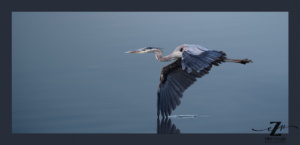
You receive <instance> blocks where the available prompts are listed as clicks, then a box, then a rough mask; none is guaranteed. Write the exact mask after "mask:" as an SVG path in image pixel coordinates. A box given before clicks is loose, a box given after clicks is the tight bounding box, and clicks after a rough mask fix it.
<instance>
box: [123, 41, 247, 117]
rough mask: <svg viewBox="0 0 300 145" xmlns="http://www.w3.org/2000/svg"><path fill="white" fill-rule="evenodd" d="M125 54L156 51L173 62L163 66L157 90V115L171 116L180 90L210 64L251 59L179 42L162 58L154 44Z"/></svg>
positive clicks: (187, 85)
mask: <svg viewBox="0 0 300 145" xmlns="http://www.w3.org/2000/svg"><path fill="white" fill-rule="evenodd" d="M126 53H141V54H144V53H156V55H155V57H156V59H157V60H158V61H162V62H165V61H171V60H176V61H174V62H173V63H171V64H169V65H167V66H165V67H163V69H162V71H161V75H160V83H159V86H158V91H157V116H158V117H159V114H160V112H161V115H162V117H165V116H166V117H168V115H171V113H172V110H175V109H176V106H179V105H180V103H181V101H180V99H179V98H182V94H183V92H184V91H185V90H186V89H187V88H188V87H189V86H191V85H192V84H193V83H194V82H196V81H197V79H196V78H201V77H202V76H204V75H205V74H208V73H209V71H210V69H211V67H212V65H216V66H219V64H221V63H222V62H235V63H241V64H246V63H249V62H252V61H251V60H248V59H228V58H227V57H226V54H225V53H224V52H222V51H216V50H211V49H208V48H205V47H203V46H199V45H191V44H183V45H180V46H178V47H177V48H176V49H175V50H174V52H173V53H171V54H170V55H167V56H165V57H163V56H162V50H161V48H158V47H144V48H141V49H137V50H133V51H128V52H126Z"/></svg>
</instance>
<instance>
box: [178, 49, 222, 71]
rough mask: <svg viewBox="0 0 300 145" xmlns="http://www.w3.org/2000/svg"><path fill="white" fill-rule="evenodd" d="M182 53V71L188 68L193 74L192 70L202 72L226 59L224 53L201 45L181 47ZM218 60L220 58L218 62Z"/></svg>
mask: <svg viewBox="0 0 300 145" xmlns="http://www.w3.org/2000/svg"><path fill="white" fill-rule="evenodd" d="M180 51H181V52H182V61H181V65H182V69H183V70H185V68H187V72H188V73H191V72H192V69H193V70H195V71H197V72H200V71H201V70H203V69H204V68H206V67H208V66H209V65H210V64H214V65H218V63H221V62H222V61H224V60H225V59H226V54H225V53H224V52H222V51H216V50H211V49H208V48H205V47H203V46H199V45H189V44H184V45H182V46H181V50H180ZM216 58H220V59H219V60H216Z"/></svg>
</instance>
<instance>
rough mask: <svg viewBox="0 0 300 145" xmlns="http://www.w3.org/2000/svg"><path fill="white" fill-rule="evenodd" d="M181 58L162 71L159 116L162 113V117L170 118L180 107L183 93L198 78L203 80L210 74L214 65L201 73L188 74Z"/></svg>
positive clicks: (158, 106) (158, 104)
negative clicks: (173, 111)
mask: <svg viewBox="0 0 300 145" xmlns="http://www.w3.org/2000/svg"><path fill="white" fill-rule="evenodd" d="M181 61H182V60H181V58H180V59H177V60H176V61H175V62H173V63H171V64H169V65H167V66H165V67H164V68H163V69H162V72H161V77H160V84H159V87H158V91H157V97H158V98H157V115H158V116H159V114H160V113H161V115H162V116H169V115H171V113H172V110H175V109H176V106H179V105H180V103H181V101H180V98H182V96H183V95H182V94H183V92H184V91H185V90H186V89H187V88H188V87H190V86H191V85H192V84H194V82H196V81H197V79H196V78H201V77H202V76H204V75H205V74H208V72H209V71H210V69H211V67H212V65H211V64H210V65H209V66H207V67H206V68H203V70H201V71H200V72H197V71H195V70H192V71H191V72H190V73H188V72H187V71H186V70H183V69H182V67H181Z"/></svg>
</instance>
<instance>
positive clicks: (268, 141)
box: [252, 122, 298, 143]
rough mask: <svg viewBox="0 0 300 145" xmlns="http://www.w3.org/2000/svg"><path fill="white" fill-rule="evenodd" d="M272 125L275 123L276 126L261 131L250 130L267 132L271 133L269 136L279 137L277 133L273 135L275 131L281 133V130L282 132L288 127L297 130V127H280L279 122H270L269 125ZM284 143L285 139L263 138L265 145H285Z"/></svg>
mask: <svg viewBox="0 0 300 145" xmlns="http://www.w3.org/2000/svg"><path fill="white" fill-rule="evenodd" d="M274 123H276V124H275V126H274V127H273V128H272V127H268V128H266V129H262V130H256V129H253V128H252V130H253V131H264V130H268V131H271V133H270V136H281V134H279V133H277V134H275V133H276V131H277V130H280V131H281V130H283V129H285V128H289V127H294V128H297V129H298V127H297V126H285V125H280V124H281V122H270V124H274ZM285 142H286V138H285V137H274V138H273V137H266V138H265V143H285Z"/></svg>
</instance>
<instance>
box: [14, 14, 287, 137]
mask: <svg viewBox="0 0 300 145" xmlns="http://www.w3.org/2000/svg"><path fill="white" fill-rule="evenodd" d="M181 44H199V45H202V46H205V47H207V48H210V49H214V50H219V51H224V52H225V53H226V54H227V56H228V58H236V59H244V58H249V59H252V60H253V62H254V63H251V64H247V65H241V64H235V63H224V64H222V65H220V66H218V67H216V66H214V67H213V68H212V70H211V71H210V73H209V75H206V76H204V77H203V78H201V79H198V81H197V82H196V83H195V84H194V85H192V86H191V87H190V88H188V89H187V90H186V91H185V93H184V97H183V98H182V99H181V102H182V103H181V105H180V106H179V107H177V108H176V110H175V111H173V113H172V115H188V114H192V115H198V117H196V118H186V119H178V118H171V124H174V125H175V126H176V129H179V130H180V133H270V132H268V131H263V132H255V131H252V128H253V129H265V128H267V127H273V126H274V124H270V121H281V122H282V124H285V125H288V13H287V12H252V13H248V12H226V13H225V12H222V13H216V12H183V13H181V12H180V13H179V12H176V13H175V12H168V13H162V12H151V13H150V12H93V13H92V12H83V13H82V12H80V13H79V12H62V13H60V12H13V13H12V133H157V131H158V130H157V129H158V128H160V127H166V125H164V126H162V125H161V118H160V120H157V116H156V98H157V96H156V92H157V87H158V83H159V76H160V72H161V69H162V67H164V66H166V65H168V64H169V63H171V62H158V61H156V59H155V55H154V54H125V53H124V52H126V51H129V50H134V49H138V48H142V47H145V46H154V47H162V48H164V55H168V54H170V53H172V52H173V51H174V49H175V47H177V46H178V45H181ZM281 133H288V129H284V130H282V131H281Z"/></svg>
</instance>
